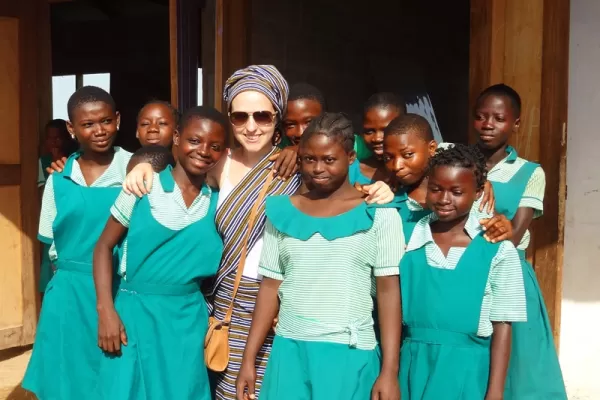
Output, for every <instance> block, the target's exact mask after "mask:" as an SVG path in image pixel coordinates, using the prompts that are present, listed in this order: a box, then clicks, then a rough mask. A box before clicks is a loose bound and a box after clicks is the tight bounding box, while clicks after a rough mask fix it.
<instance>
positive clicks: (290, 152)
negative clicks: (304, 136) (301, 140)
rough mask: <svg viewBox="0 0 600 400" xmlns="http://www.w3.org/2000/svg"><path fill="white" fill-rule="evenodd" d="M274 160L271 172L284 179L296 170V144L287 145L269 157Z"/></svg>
mask: <svg viewBox="0 0 600 400" xmlns="http://www.w3.org/2000/svg"><path fill="white" fill-rule="evenodd" d="M269 160H271V161H275V165H273V173H274V174H275V176H277V177H279V178H280V179H283V180H284V181H285V180H286V179H288V178H289V177H290V176H292V175H294V174H295V173H296V172H297V171H298V146H288V147H286V148H284V149H283V150H281V151H280V152H279V153H277V154H274V155H272V156H271V158H269Z"/></svg>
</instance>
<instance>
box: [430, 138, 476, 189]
mask: <svg viewBox="0 0 600 400" xmlns="http://www.w3.org/2000/svg"><path fill="white" fill-rule="evenodd" d="M437 167H459V168H466V169H470V170H472V171H473V174H474V175H475V181H476V183H477V187H478V188H482V187H483V185H484V184H485V181H486V180H487V167H486V164H485V157H484V155H483V153H482V152H481V150H479V148H478V147H477V146H474V145H466V144H460V143H456V144H454V145H452V146H449V147H447V148H439V149H438V150H437V151H436V153H435V155H434V156H433V157H431V158H430V159H429V171H428V174H429V175H430V176H431V174H433V171H434V170H435V169H436V168H437Z"/></svg>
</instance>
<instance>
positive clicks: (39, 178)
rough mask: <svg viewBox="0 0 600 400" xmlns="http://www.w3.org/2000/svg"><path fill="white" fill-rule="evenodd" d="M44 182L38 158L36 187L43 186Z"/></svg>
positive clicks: (40, 161) (40, 162)
mask: <svg viewBox="0 0 600 400" xmlns="http://www.w3.org/2000/svg"><path fill="white" fill-rule="evenodd" d="M45 183H46V177H44V169H43V168H42V160H38V179H37V185H38V187H42V186H44V184H45Z"/></svg>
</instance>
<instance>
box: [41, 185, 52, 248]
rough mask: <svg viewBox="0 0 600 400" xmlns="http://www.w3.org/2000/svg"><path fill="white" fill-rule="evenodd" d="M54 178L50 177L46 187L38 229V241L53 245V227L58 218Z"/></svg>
mask: <svg viewBox="0 0 600 400" xmlns="http://www.w3.org/2000/svg"><path fill="white" fill-rule="evenodd" d="M53 178H54V176H53V175H50V176H48V180H47V181H46V186H44V195H43V196H42V211H41V212H40V226H39V229H38V239H39V241H40V242H42V243H46V244H52V242H53V241H54V232H53V231H52V225H53V224H54V219H55V218H56V202H55V200H54V183H53V182H54V180H53Z"/></svg>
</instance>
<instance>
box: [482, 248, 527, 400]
mask: <svg viewBox="0 0 600 400" xmlns="http://www.w3.org/2000/svg"><path fill="white" fill-rule="evenodd" d="M489 280H490V282H489V283H490V288H491V296H492V298H491V308H490V321H491V323H492V327H493V333H492V348H491V361H490V379H489V383H488V390H487V395H486V400H492V399H502V397H503V395H504V386H505V382H506V373H507V369H508V363H509V359H510V350H511V331H512V325H511V323H515V322H516V323H518V322H524V321H527V301H526V298H525V284H524V282H523V270H522V268H521V260H520V259H519V255H518V253H517V250H516V249H515V246H514V245H513V244H512V243H511V242H508V241H504V242H502V243H501V245H500V248H499V249H498V253H497V254H496V256H495V257H494V258H493V260H492V265H491V269H490V277H489Z"/></svg>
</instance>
